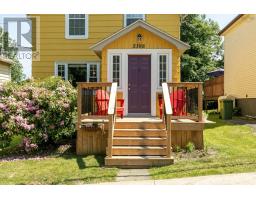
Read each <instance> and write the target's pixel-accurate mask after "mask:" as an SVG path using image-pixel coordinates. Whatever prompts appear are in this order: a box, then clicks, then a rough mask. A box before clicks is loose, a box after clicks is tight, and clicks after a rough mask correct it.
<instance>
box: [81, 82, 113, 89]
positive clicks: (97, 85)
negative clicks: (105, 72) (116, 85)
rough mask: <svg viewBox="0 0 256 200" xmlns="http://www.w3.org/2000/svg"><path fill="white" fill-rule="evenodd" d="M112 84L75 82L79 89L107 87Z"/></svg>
mask: <svg viewBox="0 0 256 200" xmlns="http://www.w3.org/2000/svg"><path fill="white" fill-rule="evenodd" d="M111 85H112V83H110V82H91V83H87V82H77V86H80V87H81V88H92V87H108V86H111Z"/></svg>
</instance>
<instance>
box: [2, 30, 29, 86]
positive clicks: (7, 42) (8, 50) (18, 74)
mask: <svg viewBox="0 0 256 200" xmlns="http://www.w3.org/2000/svg"><path fill="white" fill-rule="evenodd" d="M17 53H18V48H17V46H16V43H15V41H14V40H12V39H11V38H10V37H9V35H8V33H7V32H3V29H2V28H1V27H0V54H3V55H5V56H6V57H7V58H9V59H11V60H12V61H13V64H12V65H11V79H12V81H14V82H19V81H21V80H22V79H24V74H23V70H22V65H21V63H20V62H19V60H18V58H17Z"/></svg>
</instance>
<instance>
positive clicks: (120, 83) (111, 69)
mask: <svg viewBox="0 0 256 200" xmlns="http://www.w3.org/2000/svg"><path fill="white" fill-rule="evenodd" d="M114 56H119V57H120V67H119V68H120V69H119V86H117V88H118V89H121V88H122V54H111V57H110V63H111V67H110V80H111V82H113V57H114Z"/></svg>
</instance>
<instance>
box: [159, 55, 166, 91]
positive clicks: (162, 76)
mask: <svg viewBox="0 0 256 200" xmlns="http://www.w3.org/2000/svg"><path fill="white" fill-rule="evenodd" d="M166 81H167V55H159V86H160V87H161V86H162V83H164V82H166Z"/></svg>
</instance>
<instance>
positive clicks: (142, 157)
mask: <svg viewBox="0 0 256 200" xmlns="http://www.w3.org/2000/svg"><path fill="white" fill-rule="evenodd" d="M106 158H107V159H173V157H171V158H168V157H167V156H112V157H111V158H109V157H106Z"/></svg>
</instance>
